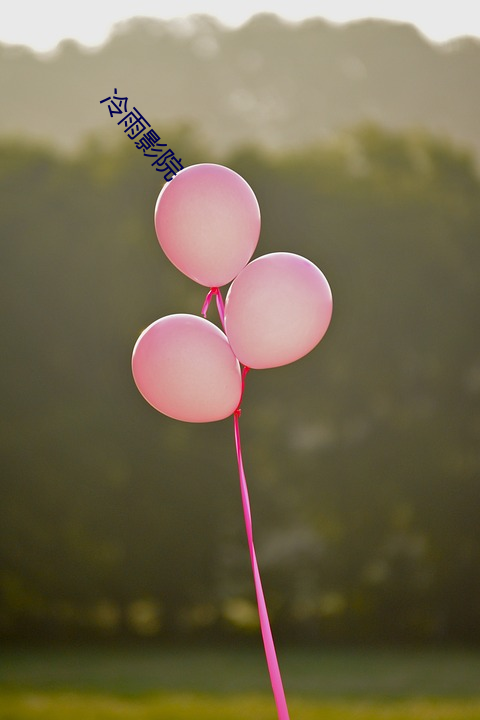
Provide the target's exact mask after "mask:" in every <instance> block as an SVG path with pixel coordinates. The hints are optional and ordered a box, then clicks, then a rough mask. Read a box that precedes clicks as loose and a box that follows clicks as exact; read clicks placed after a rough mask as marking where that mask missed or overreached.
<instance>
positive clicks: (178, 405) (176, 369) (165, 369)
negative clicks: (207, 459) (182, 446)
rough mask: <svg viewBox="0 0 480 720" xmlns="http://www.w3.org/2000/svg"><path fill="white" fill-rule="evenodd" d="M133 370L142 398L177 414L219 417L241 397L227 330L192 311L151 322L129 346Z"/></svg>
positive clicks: (230, 410)
mask: <svg viewBox="0 0 480 720" xmlns="http://www.w3.org/2000/svg"><path fill="white" fill-rule="evenodd" d="M132 371H133V377H134V379H135V383H136V385H137V387H138V389H139V390H140V392H141V394H142V395H143V397H144V398H145V400H147V402H149V403H150V405H153V407H154V408H155V409H156V410H159V411H160V412H161V413H163V414H164V415H168V416H169V417H171V418H175V419H176V420H183V421H185V422H213V421H215V420H223V419H224V418H226V417H228V416H229V415H231V414H232V413H233V412H234V411H235V410H236V408H237V406H238V404H239V402H240V397H241V393H242V379H241V372H240V365H239V363H238V360H237V359H236V358H235V356H234V354H233V352H232V349H231V347H230V345H229V344H228V341H227V338H226V336H225V334H224V333H223V332H222V331H221V330H220V329H219V328H218V327H217V326H216V325H214V324H213V323H211V322H209V321H208V320H204V319H203V318H200V317H197V316H196V315H186V314H178V315H167V316H166V317H163V318H160V320H157V321H156V322H154V323H152V324H151V325H149V327H147V328H146V330H144V331H143V332H142V334H141V335H140V337H139V338H138V340H137V342H136V344H135V347H134V349H133V356H132Z"/></svg>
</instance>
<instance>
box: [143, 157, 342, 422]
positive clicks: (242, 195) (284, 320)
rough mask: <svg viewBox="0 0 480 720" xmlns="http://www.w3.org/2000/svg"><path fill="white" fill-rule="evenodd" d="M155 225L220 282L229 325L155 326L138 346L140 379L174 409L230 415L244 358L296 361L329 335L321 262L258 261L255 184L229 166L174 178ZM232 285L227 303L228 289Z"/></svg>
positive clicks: (191, 318)
mask: <svg viewBox="0 0 480 720" xmlns="http://www.w3.org/2000/svg"><path fill="white" fill-rule="evenodd" d="M155 230H156V233H157V237H158V241H159V243H160V245H161V247H162V249H163V250H164V252H165V254H166V256H167V257H168V258H169V260H170V261H171V262H172V263H173V264H174V265H175V266H176V267H177V268H178V269H179V270H180V271H181V272H183V273H184V274H185V275H187V276H188V277H190V278H191V279H192V280H194V281H195V282H197V283H199V284H200V285H204V286H206V287H208V288H210V292H209V294H208V295H207V300H209V299H211V297H212V296H213V295H216V296H217V305H218V306H219V310H220V316H221V320H222V324H223V328H224V332H222V330H220V329H219V328H218V327H217V326H216V325H214V324H213V323H211V322H210V321H208V320H206V319H205V318H204V317H199V316H197V315H189V314H176V315H168V316H167V317H163V318H161V319H160V320H157V321H156V322H154V323H152V324H151V325H150V326H149V327H147V328H146V330H144V331H143V333H142V334H141V335H140V337H139V338H138V340H137V342H136V344H135V347H134V350H133V357H132V370H133V376H134V379H135V382H136V385H137V387H138V389H139V390H140V392H141V394H142V395H143V397H144V398H145V399H146V400H147V401H148V402H149V403H150V404H151V405H153V407H154V408H156V409H157V410H159V411H160V412H162V413H163V414H164V415H168V416H169V417H172V418H175V419H177V420H183V421H186V422H212V421H216V420H222V419H224V418H226V417H228V416H229V415H232V414H233V413H234V412H235V410H236V409H237V408H238V406H239V404H240V400H241V396H242V388H243V381H242V370H241V365H243V366H244V368H246V369H250V368H254V369H262V368H273V367H278V366H280V365H286V364H288V363H291V362H294V361H295V360H298V359H299V358H301V357H303V356H304V355H306V354H307V353H308V352H310V351H311V350H312V349H313V348H314V347H315V346H316V345H317V343H318V342H320V340H321V339H322V337H323V336H324V334H325V332H326V330H327V328H328V325H329V323H330V319H331V316H332V294H331V291H330V287H329V285H328V282H327V280H326V278H325V276H324V275H323V273H322V272H321V271H320V270H319V269H318V267H317V266H316V265H314V264H313V263H312V262H310V261H309V260H307V259H306V258H304V257H301V256H300V255H296V254H294V253H289V252H277V253H271V254H268V255H263V256H261V257H258V258H257V259H256V260H253V261H252V262H249V261H250V259H251V257H252V255H253V253H254V251H255V248H256V247H257V243H258V238H259V235H260V209H259V206H258V202H257V199H256V197H255V194H254V193H253V190H252V189H251V187H250V186H249V185H248V183H247V182H246V181H245V180H244V179H243V178H242V177H241V176H240V175H238V174H237V173H236V172H234V171H233V170H231V169H229V168H227V167H224V166H222V165H216V164H212V163H203V164H199V165H191V166H189V167H187V168H185V169H184V170H181V171H180V172H179V173H178V174H177V175H176V176H175V177H174V178H173V179H172V180H171V182H169V183H168V184H166V185H165V186H164V187H163V189H162V191H161V192H160V195H159V197H158V200H157V203H156V206H155ZM232 281H233V282H232ZM230 282H231V283H232V284H231V285H230V288H229V290H228V293H227V296H226V300H225V306H223V301H222V296H221V293H220V291H219V288H220V287H221V286H223V285H226V284H227V283H230ZM206 305H207V306H208V302H207V301H206ZM204 307H205V306H204Z"/></svg>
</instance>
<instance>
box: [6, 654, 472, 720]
mask: <svg viewBox="0 0 480 720" xmlns="http://www.w3.org/2000/svg"><path fill="white" fill-rule="evenodd" d="M279 660H280V664H281V668H282V674H283V680H284V685H285V691H286V694H287V701H288V705H289V709H290V718H291V720H480V652H473V651H471V652H468V651H463V650H457V651H425V650H423V651H414V650H401V651H400V650H396V651H393V650H391V651H390V650H372V649H363V650H362V649H357V650H338V649H336V650H326V649H323V650H314V649H309V650H305V649H291V648H287V649H284V650H280V651H279ZM187 718H188V720H276V718H277V715H276V711H275V706H274V702H273V697H272V693H271V689H270V684H269V680H268V675H267V672H266V668H265V660H264V657H263V653H262V651H261V648H257V649H255V650H248V649H246V648H234V647H231V648H228V649H220V648H219V649H212V648H190V649H186V648H184V649H179V648H156V649H153V648H150V649H139V648H137V649H105V648H104V649H91V648H85V647H81V648H78V649H75V648H69V649H65V648H64V649H51V650H45V649H43V650H42V649H23V650H22V649H18V648H17V649H12V650H8V649H3V650H1V651H0V720H133V719H135V720H154V719H155V720H187Z"/></svg>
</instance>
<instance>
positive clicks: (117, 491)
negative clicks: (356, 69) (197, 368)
mask: <svg viewBox="0 0 480 720" xmlns="http://www.w3.org/2000/svg"><path fill="white" fill-rule="evenodd" d="M112 132H113V131H112ZM169 140H170V141H171V146H173V147H175V151H176V154H177V156H181V157H182V158H183V160H184V162H185V163H186V164H193V163H196V162H205V161H212V159H213V161H217V162H222V163H223V164H225V165H228V166H229V167H231V168H233V169H235V170H237V171H238V172H239V173H240V174H241V175H242V176H243V177H245V179H246V180H247V181H248V182H249V183H250V185H251V186H252V188H253V189H254V191H255V193H256V195H257V197H258V200H259V203H260V208H261V212H262V233H261V237H260V242H259V246H258V250H257V253H256V254H257V255H259V254H265V253H267V252H274V251H281V250H285V251H292V252H297V253H299V254H302V255H305V256H307V257H308V258H310V259H311V260H312V261H313V262H315V263H316V264H317V265H318V266H319V267H320V268H321V269H322V270H323V271H324V273H325V275H326V276H327V278H328V279H329V282H330V284H331V286H332V290H333V294H334V317H333V321H332V325H331V327H330V329H329V331H328V333H327V335H326V337H325V339H324V340H323V341H322V343H321V344H320V345H319V347H318V348H316V349H315V351H314V352H312V353H311V354H310V355H309V356H307V357H306V358H304V359H302V360H301V361H299V362H298V363H295V364H293V365H290V366H286V367H283V368H277V369H274V370H266V371H256V372H251V373H250V374H249V376H248V381H247V388H246V393H245V397H244V403H243V409H244V412H243V415H242V419H241V423H242V439H243V444H244V456H245V465H246V472H247V478H248V480H249V485H250V492H251V501H252V511H253V521H254V529H255V536H256V544H257V550H258V558H259V564H260V568H261V572H262V577H263V580H264V587H265V593H266V597H267V603H268V605H269V609H270V612H271V619H272V624H273V627H274V634H275V635H276V636H277V637H284V638H292V639H296V640H302V639H303V640H307V639H308V640H315V639H319V640H328V641H382V640H389V641H392V640H401V639H406V640H414V641H440V642H459V641H460V642H461V641H464V642H467V641H468V642H476V643H478V642H480V573H479V568H480V532H479V518H480V442H479V441H480V412H479V409H480V339H479V332H478V311H479V308H480V285H479V282H478V268H479V260H480V243H479V238H480V180H479V177H478V174H477V172H476V169H475V166H474V163H473V160H472V158H471V156H470V155H469V153H468V152H466V151H463V150H462V149H459V148H457V147H455V146H453V145H452V144H450V143H449V142H448V141H447V140H444V139H439V138H436V137H432V136H429V135H426V134H422V133H419V132H410V133H403V134H395V133H391V132H387V131H385V130H382V129H381V128H378V127H375V126H372V125H364V126H362V127H359V128H356V129H354V130H352V131H350V132H348V133H344V134H343V135H341V136H339V137H338V138H337V139H336V140H335V141H330V142H329V143H328V144H325V145H316V146H312V147H309V148H305V149H304V150H303V151H301V152H300V151H297V152H295V153H292V152H290V153H285V154H276V155H274V154H267V153H265V152H262V151H261V150H259V149H258V148H255V147H251V148H248V147H247V148H244V149H243V150H242V151H236V152H235V153H234V154H230V155H228V156H222V157H215V158H212V152H211V151H206V150H205V148H203V147H201V146H200V144H199V142H198V141H197V140H196V138H195V134H194V132H193V131H192V130H191V129H189V128H182V129H180V130H178V131H177V132H173V131H171V132H170V133H169ZM162 182H163V181H162V178H161V175H157V174H156V173H155V171H154V170H153V168H151V167H149V164H148V161H146V160H145V159H144V158H143V156H142V155H141V154H140V153H138V152H136V151H135V149H134V148H133V147H132V145H131V144H130V143H126V142H125V140H124V138H123V137H122V138H120V144H119V145H118V146H115V147H113V148H112V147H110V148H108V147H106V146H105V145H104V144H102V143H101V142H100V141H99V140H95V139H91V140H90V141H89V142H88V143H86V144H85V146H84V147H83V149H82V152H81V153H79V154H78V155H76V156H74V157H73V156H61V155H58V154H56V153H55V152H54V151H53V150H52V149H49V148H47V147H39V146H32V145H27V144H22V143H21V142H13V141H12V142H7V141H4V142H3V143H2V144H1V146H0V185H1V188H0V196H1V197H2V207H1V211H0V235H1V237H2V243H1V246H0V253H1V262H0V273H1V284H0V297H1V306H2V313H1V338H2V351H1V353H0V368H1V373H0V382H1V389H2V393H1V396H2V403H1V413H0V423H1V435H0V442H1V485H0V501H1V517H0V554H1V558H0V559H1V564H0V634H1V635H2V636H3V637H4V638H34V637H38V638H41V637H49V638H52V637H57V638H63V639H68V638H75V637H98V636H106V637H112V638H115V637H130V636H143V637H152V638H156V637H170V638H174V639H175V638H181V637H185V636H187V637H225V636H227V637H229V636H231V635H235V634H238V633H244V634H245V633H247V634H248V633H252V632H257V620H256V608H255V600H254V592H253V583H252V580H251V571H250V565H249V558H248V551H247V546H246V541H245V537H244V527H243V520H242V514H241V504H240V497H239V491H238V477H237V468H236V461H235V453H234V443H233V428H232V423H231V422H230V421H229V420H226V421H223V422H221V423H213V424H208V425H190V424H183V423H180V422H176V421H173V420H170V419H168V418H166V417H164V416H162V415H160V414H158V413H156V412H155V411H154V410H153V409H152V408H151V407H150V406H148V405H147V403H145V401H144V400H143V399H142V398H141V397H140V395H139V393H138V392H137V390H136V388H135V386H134V384H133V380H132V378H131V372H130V357H131V351H132V347H133V344H134V342H135V340H136V338H137V336H138V334H139V333H140V331H141V330H142V329H143V328H144V327H146V326H147V325H148V324H149V323H150V322H152V321H153V320H155V319H157V318H158V317H161V316H162V315H166V314H168V313H173V312H192V313H196V314H199V313H200V309H201V306H202V303H203V300H204V297H205V294H206V289H205V288H202V287H200V286H198V285H195V284H194V283H193V282H191V281H190V280H188V279H187V278H185V277H184V276H183V275H181V274H180V273H179V272H178V271H177V270H176V269H175V268H174V267H173V266H172V265H171V264H170V263H169V262H168V260H167V259H166V258H165V256H164V255H163V253H162V252H161V250H160V248H159V246H158V243H157V240H156V237H155V233H154V229H153V208H154V204H155V201H156V198H157V195H158V192H159V191H160V189H161V184H162ZM209 317H211V319H212V320H213V321H215V322H217V319H216V314H215V312H214V311H213V306H212V309H211V310H210V313H209Z"/></svg>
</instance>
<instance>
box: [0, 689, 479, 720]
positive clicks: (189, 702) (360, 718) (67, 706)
mask: <svg viewBox="0 0 480 720" xmlns="http://www.w3.org/2000/svg"><path fill="white" fill-rule="evenodd" d="M289 711H290V717H291V720H479V719H480V700H476V701H474V700H425V699H423V700H400V701H392V700H390V701H387V700H383V701H373V700H370V701H368V700H351V701H345V700H337V701H333V700H330V701H321V700H317V701H315V700H302V699H300V698H295V697H294V698H292V699H291V701H290V702H289ZM0 713H1V714H0V717H1V718H2V720H27V719H28V720H120V719H122V720H159V719H161V720H276V718H277V715H276V711H275V707H274V705H273V701H272V700H271V698H269V697H264V696H257V695H241V696H235V695H229V696H225V697H217V696H215V695H211V696H209V695H190V694H168V695H158V696H156V695H154V696H146V697H143V696H140V697H135V698H125V697H119V696H115V695H89V694H79V693H45V692H40V693H21V694H20V693H6V694H3V695H1V696H0Z"/></svg>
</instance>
